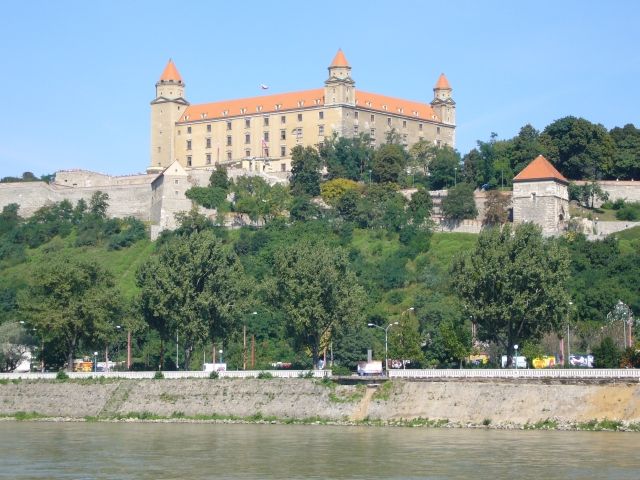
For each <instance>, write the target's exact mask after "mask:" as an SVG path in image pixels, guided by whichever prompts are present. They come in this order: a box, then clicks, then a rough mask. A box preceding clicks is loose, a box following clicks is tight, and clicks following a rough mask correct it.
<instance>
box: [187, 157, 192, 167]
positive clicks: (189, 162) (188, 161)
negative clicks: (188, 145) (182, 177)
mask: <svg viewBox="0 0 640 480" xmlns="http://www.w3.org/2000/svg"><path fill="white" fill-rule="evenodd" d="M190 166H191V155H187V167H190Z"/></svg>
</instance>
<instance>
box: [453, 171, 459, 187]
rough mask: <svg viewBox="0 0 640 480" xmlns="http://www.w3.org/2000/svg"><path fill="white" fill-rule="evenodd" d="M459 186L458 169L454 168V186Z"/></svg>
mask: <svg viewBox="0 0 640 480" xmlns="http://www.w3.org/2000/svg"><path fill="white" fill-rule="evenodd" d="M456 185H458V167H453V186H454V187H455V186H456Z"/></svg>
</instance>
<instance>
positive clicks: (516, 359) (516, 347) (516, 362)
mask: <svg viewBox="0 0 640 480" xmlns="http://www.w3.org/2000/svg"><path fill="white" fill-rule="evenodd" d="M513 349H514V350H515V351H516V356H515V364H516V370H517V369H518V345H514V346H513Z"/></svg>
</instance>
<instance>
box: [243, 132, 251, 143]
mask: <svg viewBox="0 0 640 480" xmlns="http://www.w3.org/2000/svg"><path fill="white" fill-rule="evenodd" d="M244 143H251V134H250V133H247V134H246V135H245V136H244Z"/></svg>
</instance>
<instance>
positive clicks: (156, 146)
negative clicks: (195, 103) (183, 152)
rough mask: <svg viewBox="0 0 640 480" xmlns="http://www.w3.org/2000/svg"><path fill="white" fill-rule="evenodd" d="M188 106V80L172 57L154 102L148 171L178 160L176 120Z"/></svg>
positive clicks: (161, 79) (163, 167) (157, 86)
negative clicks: (186, 94)
mask: <svg viewBox="0 0 640 480" xmlns="http://www.w3.org/2000/svg"><path fill="white" fill-rule="evenodd" d="M188 105H189V102H187V100H185V98H184V82H183V81H182V77H181V76H180V73H179V72H178V69H177V68H176V66H175V64H174V63H173V60H171V59H170V60H169V62H168V63H167V66H166V67H165V69H164V71H163V72H162V75H160V79H159V80H158V82H157V83H156V98H155V99H154V100H153V101H152V102H151V163H150V165H149V167H148V168H147V171H148V172H161V171H162V170H164V169H165V168H167V167H168V166H169V165H171V163H173V161H174V160H175V159H176V155H175V145H174V142H175V135H174V129H175V123H176V121H177V120H178V119H179V118H180V116H181V115H182V114H183V113H184V111H185V109H186V108H187V106H188Z"/></svg>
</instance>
